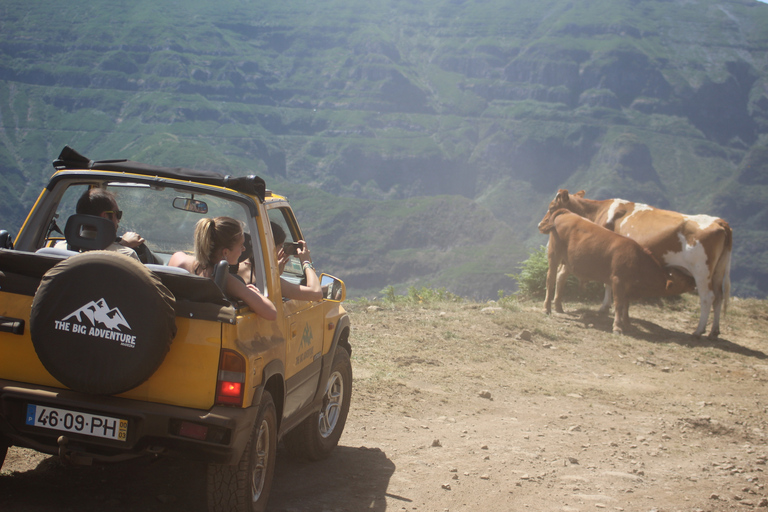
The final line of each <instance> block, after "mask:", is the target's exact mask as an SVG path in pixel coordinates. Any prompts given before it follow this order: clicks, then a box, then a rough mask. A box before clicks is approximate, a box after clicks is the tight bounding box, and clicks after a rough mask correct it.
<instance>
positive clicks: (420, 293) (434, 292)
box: [381, 285, 461, 305]
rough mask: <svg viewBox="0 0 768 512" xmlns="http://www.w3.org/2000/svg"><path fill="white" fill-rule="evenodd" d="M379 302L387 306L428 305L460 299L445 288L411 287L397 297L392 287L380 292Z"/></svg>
mask: <svg viewBox="0 0 768 512" xmlns="http://www.w3.org/2000/svg"><path fill="white" fill-rule="evenodd" d="M381 295H382V297H381V300H382V301H383V302H386V303H388V304H392V305H394V304H430V303H434V302H459V301H461V297H459V296H458V295H454V294H453V293H451V292H449V291H446V289H445V288H437V289H435V288H428V287H426V286H422V287H421V288H417V287H415V286H411V287H410V288H408V293H407V294H405V295H397V294H396V293H395V287H394V286H391V285H390V286H387V287H386V288H384V289H383V290H381Z"/></svg>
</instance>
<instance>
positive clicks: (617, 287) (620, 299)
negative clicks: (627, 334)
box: [611, 276, 626, 334]
mask: <svg viewBox="0 0 768 512" xmlns="http://www.w3.org/2000/svg"><path fill="white" fill-rule="evenodd" d="M611 287H612V288H613V334H623V331H622V328H621V326H622V321H621V317H622V314H623V312H624V301H625V300H626V297H625V296H624V293H623V292H622V290H621V282H620V280H619V278H618V277H616V276H613V277H611Z"/></svg>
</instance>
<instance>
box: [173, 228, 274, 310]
mask: <svg viewBox="0 0 768 512" xmlns="http://www.w3.org/2000/svg"><path fill="white" fill-rule="evenodd" d="M244 241H245V235H244V234H243V227H242V225H241V224H240V223H239V222H238V221H236V220H235V219H233V218H231V217H216V218H214V219H211V218H204V219H200V220H199V221H198V222H197V224H196V225H195V255H194V256H191V255H189V254H187V253H185V252H177V253H175V254H174V255H173V256H171V259H170V261H169V262H168V265H170V266H174V267H181V268H183V269H185V270H187V271H188V272H190V273H192V274H195V275H198V276H203V277H213V271H214V267H215V266H216V264H217V263H219V262H220V261H221V260H226V261H227V262H228V263H229V264H230V265H237V262H238V258H240V255H241V254H242V253H243V251H244V250H245V246H244V245H243V243H244ZM226 293H227V295H228V296H230V297H233V298H236V299H240V300H242V301H243V302H245V303H246V304H247V305H248V307H250V308H251V309H252V310H253V312H254V313H256V314H257V315H259V316H261V317H263V318H265V319H267V320H275V319H276V318H277V310H276V309H275V305H274V304H272V302H271V301H269V300H268V299H267V298H266V297H264V296H263V295H262V294H261V292H260V291H259V289H258V288H256V286H254V285H252V284H245V283H243V282H242V281H241V280H240V279H239V278H238V277H236V276H234V275H232V276H229V278H228V279H227V284H226Z"/></svg>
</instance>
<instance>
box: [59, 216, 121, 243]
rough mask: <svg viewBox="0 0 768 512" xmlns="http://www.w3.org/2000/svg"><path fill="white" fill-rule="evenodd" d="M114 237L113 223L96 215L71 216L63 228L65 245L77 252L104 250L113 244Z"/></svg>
mask: <svg viewBox="0 0 768 512" xmlns="http://www.w3.org/2000/svg"><path fill="white" fill-rule="evenodd" d="M116 236H117V230H116V229H115V224H114V222H112V221H111V220H109V219H105V218H104V217H97V216H96V215H83V214H79V213H78V214H75V215H72V216H70V217H69V219H67V225H66V226H65V227H64V237H65V238H66V239H67V245H69V247H70V248H72V249H74V250H77V251H101V250H104V249H106V248H107V247H109V246H110V245H111V244H113V243H114V242H115V237H116Z"/></svg>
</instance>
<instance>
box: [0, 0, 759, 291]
mask: <svg viewBox="0 0 768 512" xmlns="http://www.w3.org/2000/svg"><path fill="white" fill-rule="evenodd" d="M0 9H2V11H3V15H2V17H0V29H1V30H0V123H2V126H1V127H2V130H0V191H2V193H3V194H4V196H5V197H6V198H7V199H6V201H4V202H3V204H0V221H1V222H2V223H1V224H0V225H2V227H5V228H6V229H8V228H11V229H12V230H18V228H19V227H20V225H21V222H22V220H23V215H24V214H25V213H26V211H28V209H29V206H31V204H32V202H33V201H34V200H35V198H36V197H37V194H38V193H39V191H40V189H41V188H42V186H43V185H44V183H45V180H46V179H47V177H48V176H49V175H50V173H51V171H52V169H51V168H50V167H48V166H49V165H50V162H51V161H52V160H53V159H54V158H55V156H56V155H57V154H58V151H59V150H60V149H61V147H63V146H64V145H65V144H68V145H70V146H72V147H74V148H76V149H77V150H78V151H81V152H83V153H84V154H87V155H89V156H90V157H91V158H96V159H108V158H129V159H132V160H137V161H144V162H148V163H152V164H157V165H169V166H186V167H198V168H203V169H213V170H218V171H220V172H224V173H227V174H235V175H242V174H252V173H257V174H260V175H262V176H263V177H264V178H265V179H267V181H268V186H270V188H274V189H275V190H277V191H281V190H282V189H283V188H286V189H287V190H289V191H292V190H294V189H296V190H300V191H301V192H300V193H299V194H298V195H297V199H296V201H297V202H296V203H295V204H294V206H295V208H296V209H297V210H298V211H302V210H303V209H304V208H310V212H309V218H311V219H312V221H311V222H309V226H307V225H305V226H304V229H305V231H307V236H308V237H309V238H310V239H312V240H314V239H315V237H313V236H312V235H313V234H316V236H317V238H320V240H322V242H321V243H320V244H317V243H314V242H313V247H314V248H315V251H313V254H316V255H317V256H316V257H317V258H319V259H320V261H319V263H322V264H325V265H327V267H328V270H329V271H331V272H332V273H336V274H338V275H339V276H340V277H342V278H343V277H344V276H345V275H350V276H359V280H358V278H357V277H355V278H353V279H352V281H353V282H355V283H356V284H355V285H354V286H351V287H350V288H351V292H352V293H353V294H355V293H366V294H371V293H375V291H376V290H377V289H381V288H383V287H385V286H388V285H395V286H398V287H400V288H401V289H402V287H407V286H411V285H424V284H427V283H429V284H433V285H437V286H441V285H442V286H445V287H446V288H448V289H449V290H451V291H461V292H462V293H467V294H469V295H474V296H478V297H493V296H495V294H496V291H497V290H494V289H493V288H494V287H495V286H500V287H501V288H503V289H505V290H507V291H509V290H510V288H512V289H514V283H513V282H512V281H511V280H509V278H507V277H506V274H507V273H511V272H514V271H515V268H516V266H517V265H518V264H519V263H520V261H521V260H522V259H524V258H525V255H526V251H528V250H531V249H533V248H536V247H538V246H539V245H541V244H543V243H545V237H543V236H542V235H540V234H539V233H538V231H537V230H536V229H535V224H536V223H537V222H538V220H539V219H540V217H541V216H542V215H543V213H544V210H545V208H546V204H547V203H548V201H549V200H550V199H551V197H552V196H553V195H554V193H555V192H556V191H557V189H558V188H568V189H569V190H572V191H576V190H581V189H585V190H586V191H587V197H591V198H595V199H605V198H609V197H622V198H624V199H628V200H632V201H638V202H645V203H648V204H652V205H654V206H658V207H663V208H670V209H674V210H677V211H682V212H684V213H688V214H697V213H707V214H710V215H719V216H722V217H724V218H725V219H726V220H727V221H729V223H731V225H732V227H733V228H734V233H735V241H736V247H735V252H734V266H733V277H734V288H733V291H734V293H735V294H741V295H745V296H758V297H765V296H766V294H768V262H766V263H763V262H762V257H761V256H760V254H762V253H765V252H768V237H766V233H765V229H764V228H763V226H765V224H764V223H762V222H761V220H760V219H763V218H764V217H765V216H766V215H768V209H767V208H766V206H768V205H766V201H765V199H763V197H764V194H763V192H768V190H766V189H764V188H763V187H766V185H768V183H763V181H764V180H762V178H761V176H762V171H760V169H764V168H765V167H764V166H766V165H768V164H767V163H766V162H768V150H766V148H767V147H768V69H767V68H768V65H766V62H767V61H766V55H767V54H768V6H767V5H764V4H761V3H759V2H756V1H753V0H728V1H722V0H697V1H683V0H679V1H678V0H672V1H654V0H642V1H641V0H622V1H608V0H597V1H591V2H587V1H584V0H547V1H543V2H534V1H532V0H531V1H528V0H527V1H519V2H515V3H513V4H510V3H509V2H504V1H501V0H483V1H480V0H464V1H449V0H421V1H419V2H404V1H399V0H376V1H372V2H368V3H367V4H366V9H365V10H361V9H359V5H358V4H356V3H355V2H354V1H350V0H332V1H329V2H319V3H310V2H303V1H298V0H295V1H289V2H283V3H281V4H279V5H278V4H270V3H268V2H263V1H257V2H252V3H249V4H243V3H240V2H235V1H230V0H223V1H221V2H217V4H216V6H211V5H210V3H207V2H204V1H198V0H190V1H189V2H185V3H184V4H183V5H178V4H173V3H171V2H166V1H160V2H148V1H138V2H135V3H133V4H131V5H127V4H126V5H121V6H114V5H113V4H112V3H111V2H106V1H104V0H77V1H73V2H68V3H67V4H66V5H63V4H62V5H60V4H58V3H55V2H52V1H41V2H37V3H35V5H31V6H30V5H27V4H26V3H24V2H21V1H18V0H12V1H9V2H7V3H6V4H5V5H4V6H3V7H2V8H0ZM64 19H65V20H68V23H59V21H60V20H64ZM299 184H301V186H298V185H299ZM304 187H309V188H304ZM312 191H315V193H316V194H318V195H320V196H322V197H324V198H326V201H325V202H324V203H323V204H321V203H320V202H319V201H312V200H311V197H310V196H311V194H309V192H312ZM319 191H322V192H323V194H320V192H319ZM325 194H329V195H330V197H332V198H333V199H332V201H333V202H335V203H338V204H339V205H345V206H342V208H343V207H347V208H349V209H350V210H353V211H358V207H357V206H356V203H355V202H354V201H355V200H363V201H367V202H369V203H370V204H375V205H377V206H376V207H375V208H371V209H370V210H371V212H373V211H376V212H378V213H380V214H382V215H384V214H386V216H389V218H386V216H385V217H382V218H376V217H371V216H369V215H368V214H369V213H370V212H367V211H362V212H360V214H359V216H358V217H357V218H355V219H348V220H346V224H345V225H344V226H343V229H342V230H341V231H342V232H343V238H342V239H344V240H348V241H349V243H350V246H354V247H355V248H356V251H358V253H357V254H355V255H347V256H346V257H344V256H343V255H337V254H334V255H333V256H332V257H331V256H330V254H331V253H333V252H334V251H333V249H334V248H333V246H332V245H331V244H332V241H331V240H333V237H331V236H329V235H328V233H338V232H339V229H337V228H334V226H332V220H331V219H333V218H334V216H333V215H332V214H330V213H327V212H326V211H325V209H326V208H327V206H326V205H327V204H328V202H329V201H331V199H328V198H327V196H326V195H325ZM432 197H443V199H441V201H445V202H450V201H451V200H453V201H455V203H456V205H457V206H458V205H460V207H461V208H462V209H463V210H462V211H464V212H465V213H466V215H467V219H470V220H468V222H466V223H464V222H457V219H456V217H455V216H454V217H450V218H451V219H453V220H452V221H451V222H450V223H448V221H446V220H444V219H443V218H440V217H437V216H431V217H429V222H431V223H433V225H434V226H435V231H436V232H444V233H447V232H450V231H449V229H448V228H453V229H454V232H453V234H454V236H453V238H455V239H456V240H461V241H462V242H461V243H460V244H459V243H457V244H455V245H453V246H451V247H447V248H445V247H444V248H442V249H441V251H443V252H441V253H440V254H441V255H442V256H440V257H437V256H433V260H432V261H431V262H429V264H426V265H425V264H424V263H423V262H422V263H419V262H417V261H415V260H414V259H409V258H408V257H407V256H406V255H404V254H403V251H402V250H401V249H395V248H390V247H387V245H386V244H382V243H371V244H368V245H360V244H356V243H354V240H355V239H367V236H366V233H365V231H366V230H371V229H372V228H373V227H375V224H376V223H377V222H393V223H394V224H395V225H400V226H401V227H402V229H403V230H404V231H402V233H401V236H403V237H404V239H405V240H411V241H413V243H414V244H417V243H418V242H417V240H418V237H416V236H413V234H414V233H418V230H419V229H420V226H419V222H417V221H414V222H412V223H410V224H407V223H406V224H401V223H399V221H397V220H394V221H393V220H392V218H393V216H394V215H395V212H396V211H397V209H398V207H400V208H402V209H403V210H405V211H409V207H408V206H406V205H407V204H409V203H408V201H417V202H418V201H421V202H424V204H426V205H434V204H435V203H431V202H430V201H433V199H430V198H432ZM380 202H381V203H382V205H379V203H380ZM390 202H391V203H390ZM470 204H474V205H475V206H476V207H475V208H473V209H470V208H469V205H470ZM334 211H335V209H334ZM489 213H490V214H492V215H491V216H490V217H489V216H488V214H489ZM422 215H423V214H422ZM446 218H447V217H446ZM395 219H396V218H395ZM417 219H418V217H417ZM303 224H304V223H303ZM473 225H475V226H476V225H492V226H493V227H492V229H491V230H490V231H488V230H477V229H473V228H472V226H473ZM315 230H317V232H316V233H313V231H315ZM479 232H483V233H484V234H483V236H484V237H485V238H484V239H477V238H476V239H474V240H472V239H471V235H473V234H475V235H477V233H479ZM392 236H395V235H392ZM502 239H503V240H506V241H507V242H506V243H508V244H511V245H510V246H509V247H506V248H505V247H503V246H500V245H498V240H502ZM470 240H472V242H470ZM494 240H495V241H494ZM741 244H746V245H741ZM747 246H748V247H749V250H745V249H744V248H745V247H747ZM411 249H419V250H421V248H420V247H419V246H418V245H415V246H413V247H411ZM416 252H418V251H416ZM473 252H474V254H473ZM449 253H450V254H452V256H450V257H448V256H446V255H448V254H449ZM325 254H329V256H328V258H327V260H326V261H325V262H324V261H322V260H323V259H324V258H325V256H324V255H325ZM500 254H503V255H504V256H502V257H500ZM473 256H474V262H475V263H474V264H475V267H476V268H474V269H473V268H472V266H473ZM421 258H422V259H424V260H425V261H428V260H429V258H430V256H429V253H426V254H424V255H422V256H421ZM491 260H492V261H494V262H498V264H496V263H495V264H494V265H495V267H494V269H493V270H492V271H491V272H490V274H487V275H486V273H485V270H486V269H485V268H484V267H483V265H482V262H484V261H491ZM438 261H439V262H440V264H437V262H438ZM369 266H371V267H375V268H376V269H377V270H376V272H369V271H368V270H367V267H369ZM446 266H447V268H446ZM478 269H483V272H482V274H483V275H485V276H486V277H484V278H483V279H481V280H479V281H477V280H475V278H474V277H473V275H474V273H475V272H476V271H477V270H478ZM491 274H492V275H491ZM472 282H475V287H474V288H473V287H472V286H471V283H472ZM359 283H363V284H362V285H361V284H359Z"/></svg>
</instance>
